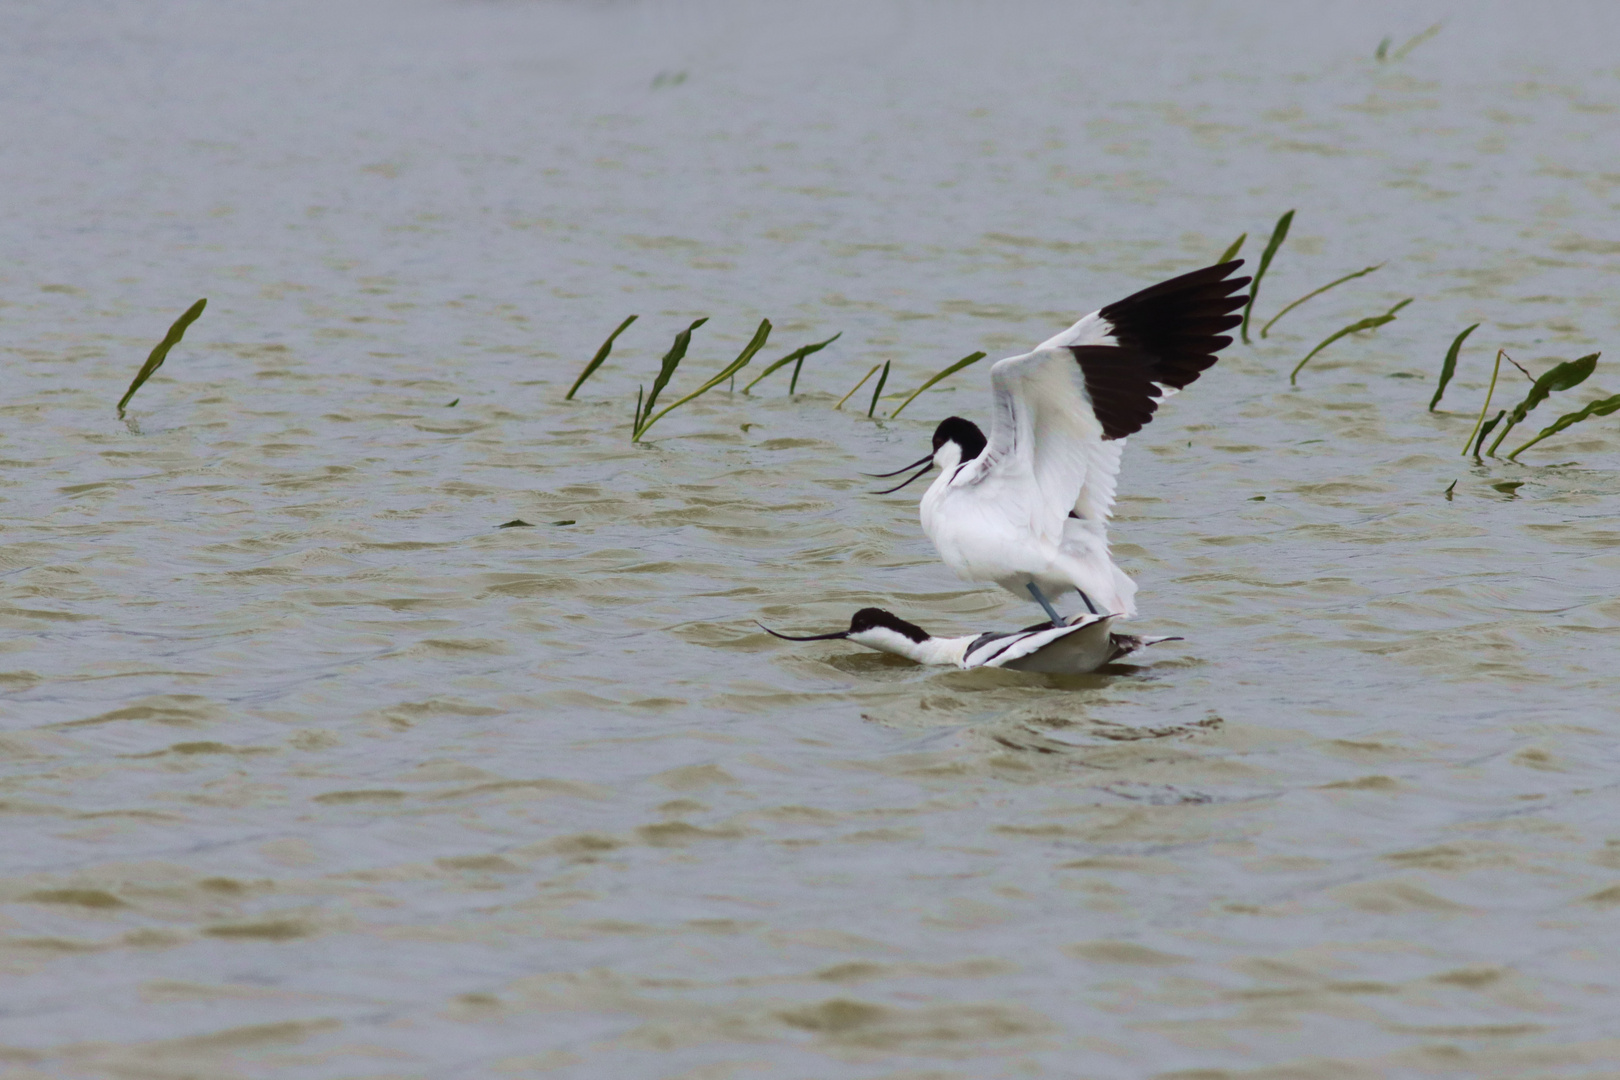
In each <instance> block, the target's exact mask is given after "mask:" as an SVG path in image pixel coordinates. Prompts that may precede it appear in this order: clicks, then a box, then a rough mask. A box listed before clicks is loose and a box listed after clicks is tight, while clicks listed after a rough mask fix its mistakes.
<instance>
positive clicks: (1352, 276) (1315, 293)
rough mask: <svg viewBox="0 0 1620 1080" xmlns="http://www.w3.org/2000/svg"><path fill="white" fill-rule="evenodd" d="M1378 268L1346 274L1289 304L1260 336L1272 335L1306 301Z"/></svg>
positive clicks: (1263, 327)
mask: <svg viewBox="0 0 1620 1080" xmlns="http://www.w3.org/2000/svg"><path fill="white" fill-rule="evenodd" d="M1383 265H1384V264H1383V263H1379V264H1378V266H1383ZM1378 266H1369V267H1367V268H1366V269H1365V270H1357V271H1356V272H1355V273H1353V274H1346V275H1344V277H1342V278H1339V279H1338V280H1337V281H1330V282H1328V283H1327V284H1326V285H1324V286H1322V287H1321V288H1320V289H1316V290H1313V291H1312V292H1308V293H1306V294H1305V295H1304V296H1302V297H1300V298H1299V299H1298V300H1295V301H1294V302H1293V303H1292V304H1289V305H1288V306H1287V307H1285V308H1283V309H1282V310H1281V311H1279V312H1277V314H1275V315H1273V316H1272V317H1271V321H1270V322H1268V323H1266V325H1264V326H1262V327H1261V328H1260V336H1261V337H1266V336H1268V335H1269V334H1270V332H1271V328H1272V327H1273V326H1276V325H1277V320H1278V319H1280V318H1282V317H1283V316H1284V315H1286V314H1288V313H1289V312H1290V311H1293V310H1294V309H1295V308H1297V307H1299V305H1301V304H1303V303H1304V302H1305V301H1307V300H1314V299H1316V298H1317V297H1318V296H1321V295H1322V294H1323V293H1325V292H1327V291H1328V290H1329V289H1331V288H1333V287H1334V286H1335V285H1343V284H1344V283H1345V282H1347V281H1354V280H1355V279H1356V278H1358V277H1366V276H1367V275H1368V274H1370V273H1372V272H1373V271H1374V270H1377V269H1378Z"/></svg>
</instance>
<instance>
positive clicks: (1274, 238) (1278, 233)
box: [1240, 210, 1294, 345]
mask: <svg viewBox="0 0 1620 1080" xmlns="http://www.w3.org/2000/svg"><path fill="white" fill-rule="evenodd" d="M1293 223H1294V212H1293V211H1292V210H1290V211H1288V213H1286V214H1284V215H1283V216H1282V217H1280V218H1278V219H1277V225H1276V227H1275V228H1273V229H1272V230H1271V239H1270V240H1267V241H1266V250H1264V251H1262V252H1261V253H1260V265H1259V266H1258V267H1257V268H1256V269H1255V271H1254V280H1253V281H1251V282H1249V302H1248V303H1247V304H1244V305H1243V326H1242V329H1241V331H1240V332H1241V333H1242V335H1243V344H1245V345H1247V344H1248V343H1249V317H1250V316H1251V315H1253V313H1254V302H1255V301H1256V300H1258V299H1259V298H1260V281H1261V279H1262V278H1264V277H1265V276H1266V271H1267V270H1268V269H1270V268H1271V260H1272V258H1273V257H1274V256H1275V255H1276V254H1277V249H1278V248H1280V247H1282V242H1283V241H1284V240H1286V239H1288V227H1289V226H1290V225H1292V224H1293Z"/></svg>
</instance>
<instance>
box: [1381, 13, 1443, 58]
mask: <svg viewBox="0 0 1620 1080" xmlns="http://www.w3.org/2000/svg"><path fill="white" fill-rule="evenodd" d="M1445 25H1446V24H1445V23H1443V22H1437V23H1435V24H1434V25H1433V26H1431V27H1429V28H1428V29H1427V30H1419V31H1418V32H1417V33H1416V34H1413V35H1412V37H1411V39H1410V40H1408V41H1407V43H1406V44H1405V45H1402V46H1401V47H1400V48H1398V49H1396V50H1395V51H1394V52H1393V53H1391V54H1390V56H1389V58H1390V59H1391V60H1404V59H1406V54H1407V53H1409V52H1411V51H1412V50H1413V49H1415V48H1417V47H1418V46H1419V45H1421V44H1423V43H1424V42H1425V41H1428V40H1429V39H1430V38H1432V37H1434V35H1436V34H1438V33H1439V32H1440V30H1441V29H1442V28H1443V27H1444V26H1445Z"/></svg>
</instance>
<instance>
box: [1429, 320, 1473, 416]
mask: <svg viewBox="0 0 1620 1080" xmlns="http://www.w3.org/2000/svg"><path fill="white" fill-rule="evenodd" d="M1478 329H1479V323H1475V324H1474V325H1473V326H1470V327H1469V328H1468V329H1466V330H1464V331H1463V332H1462V333H1460V334H1458V335H1457V336H1456V337H1455V338H1453V339H1452V342H1451V348H1449V349H1447V350H1446V359H1445V361H1444V362H1443V363H1442V364H1441V365H1440V383H1439V385H1437V386H1436V387H1435V388H1434V397H1432V398H1430V399H1429V411H1430V412H1434V407H1435V406H1436V405H1438V404H1440V395H1441V394H1444V393H1445V392H1446V384H1447V383H1449V382H1450V381H1451V377H1452V376H1453V375H1455V374H1457V354H1458V353H1459V352H1461V351H1462V346H1463V342H1464V341H1467V340H1468V335H1469V334H1472V333H1473V332H1474V331H1475V330H1478Z"/></svg>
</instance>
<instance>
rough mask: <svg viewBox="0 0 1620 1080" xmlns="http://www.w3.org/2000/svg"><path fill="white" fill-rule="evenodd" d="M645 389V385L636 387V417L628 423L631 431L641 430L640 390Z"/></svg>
mask: <svg viewBox="0 0 1620 1080" xmlns="http://www.w3.org/2000/svg"><path fill="white" fill-rule="evenodd" d="M645 389H646V387H645V386H638V387H636V418H635V420H634V421H633V422H632V423H631V424H630V430H631V431H640V430H641V394H642V391H643V390H645Z"/></svg>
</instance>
